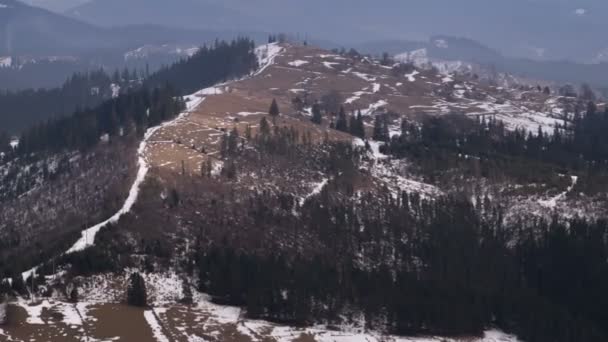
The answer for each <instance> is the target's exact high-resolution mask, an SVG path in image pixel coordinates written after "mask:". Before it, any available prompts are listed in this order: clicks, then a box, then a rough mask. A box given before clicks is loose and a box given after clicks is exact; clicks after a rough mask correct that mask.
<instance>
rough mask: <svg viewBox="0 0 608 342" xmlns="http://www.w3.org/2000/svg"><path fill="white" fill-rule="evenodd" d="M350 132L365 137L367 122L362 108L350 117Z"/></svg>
mask: <svg viewBox="0 0 608 342" xmlns="http://www.w3.org/2000/svg"><path fill="white" fill-rule="evenodd" d="M350 134H352V135H354V136H356V137H359V138H361V139H365V123H364V122H363V117H362V115H361V111H360V110H359V111H358V113H357V115H356V116H354V115H353V116H351V117H350Z"/></svg>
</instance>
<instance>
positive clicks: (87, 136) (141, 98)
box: [0, 38, 257, 155]
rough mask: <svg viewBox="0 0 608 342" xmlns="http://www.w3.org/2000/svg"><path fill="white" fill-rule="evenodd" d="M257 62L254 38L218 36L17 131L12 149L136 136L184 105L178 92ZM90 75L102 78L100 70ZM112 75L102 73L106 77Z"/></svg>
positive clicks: (239, 71)
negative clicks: (135, 81)
mask: <svg viewBox="0 0 608 342" xmlns="http://www.w3.org/2000/svg"><path fill="white" fill-rule="evenodd" d="M256 66H257V60H256V56H255V54H254V53H253V41H251V40H249V39H244V38H239V39H237V40H234V41H232V42H224V41H218V42H216V43H215V45H213V46H212V47H204V48H202V49H201V50H200V51H199V52H198V53H197V54H195V55H194V56H192V57H191V58H189V59H186V60H183V61H181V62H178V63H176V64H174V65H172V66H170V67H165V68H163V69H162V70H160V71H158V72H157V73H154V74H152V75H151V76H150V77H149V78H148V79H147V80H145V81H143V84H139V85H137V86H133V87H130V88H129V89H128V90H126V91H124V92H122V93H121V94H120V95H119V96H116V97H115V98H112V99H109V100H106V101H104V102H102V103H101V104H99V105H97V106H94V107H92V108H85V109H80V110H76V111H75V112H74V113H73V114H72V115H70V116H63V117H59V118H55V119H50V120H47V121H45V122H42V123H38V124H36V125H34V126H32V127H30V128H28V129H27V130H25V131H24V132H23V133H22V134H21V136H20V140H19V141H20V143H19V148H18V149H17V151H16V153H17V154H21V155H23V154H29V153H32V152H38V151H59V150H62V149H86V148H89V147H91V146H94V145H95V144H96V143H97V142H99V140H100V138H101V137H102V135H105V134H107V135H108V137H109V138H112V137H115V136H122V135H126V134H130V133H132V132H136V133H137V134H139V135H140V136H141V135H142V134H143V133H144V132H145V129H146V128H147V127H150V126H154V125H157V124H159V123H160V122H162V121H164V120H167V119H169V118H171V117H173V116H175V115H176V114H177V113H179V112H180V111H181V110H182V109H183V101H182V99H181V95H182V94H184V93H189V92H191V91H193V89H200V88H204V87H208V86H211V85H213V84H216V83H218V82H221V81H225V80H227V79H230V78H233V77H238V76H242V75H246V74H248V73H249V72H251V71H252V70H253V69H254V68H255V67H256ZM95 75H96V77H98V78H104V77H107V76H104V75H105V74H103V73H102V72H100V73H98V74H95ZM132 75H133V74H131V73H130V72H129V71H128V70H126V71H124V72H123V73H122V75H119V74H118V73H115V74H114V78H119V79H121V80H125V77H131V76H132ZM111 80H112V79H110V78H107V79H106V82H111ZM80 83H81V82H80V78H79V77H75V78H74V81H73V85H72V83H69V84H70V87H67V88H66V94H67V93H70V94H71V90H70V91H69V90H67V89H72V88H74V89H80V90H82V89H81V87H82V86H83V85H82V84H80ZM79 84H80V85H79ZM86 91H90V89H88V90H86ZM0 98H1V97H0ZM26 98H27V97H26ZM2 136H5V135H2Z"/></svg>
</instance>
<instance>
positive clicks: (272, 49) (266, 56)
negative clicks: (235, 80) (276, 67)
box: [254, 43, 284, 75]
mask: <svg viewBox="0 0 608 342" xmlns="http://www.w3.org/2000/svg"><path fill="white" fill-rule="evenodd" d="M283 51H284V49H283V48H282V47H281V46H280V45H279V44H278V43H270V44H265V45H261V46H259V47H257V48H256V49H255V54H256V56H257V58H258V65H259V67H260V68H259V69H258V71H257V72H256V73H255V74H254V75H259V74H261V73H263V72H264V71H265V70H266V69H267V68H268V67H269V66H271V65H272V64H274V60H275V58H276V57H277V56H278V55H279V54H280V53H281V52H283Z"/></svg>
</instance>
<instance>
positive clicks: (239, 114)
mask: <svg viewBox="0 0 608 342" xmlns="http://www.w3.org/2000/svg"><path fill="white" fill-rule="evenodd" d="M266 114H268V113H263V112H238V113H236V115H238V116H243V117H247V116H251V115H266Z"/></svg>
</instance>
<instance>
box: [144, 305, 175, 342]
mask: <svg viewBox="0 0 608 342" xmlns="http://www.w3.org/2000/svg"><path fill="white" fill-rule="evenodd" d="M144 318H145V319H146V322H147V323H148V325H149V326H150V328H151V329H152V334H153V335H154V338H155V339H156V341H157V342H169V339H168V338H167V336H165V334H164V333H163V329H162V328H161V326H160V323H159V322H158V320H157V319H156V314H155V313H154V309H152V310H146V311H144Z"/></svg>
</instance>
